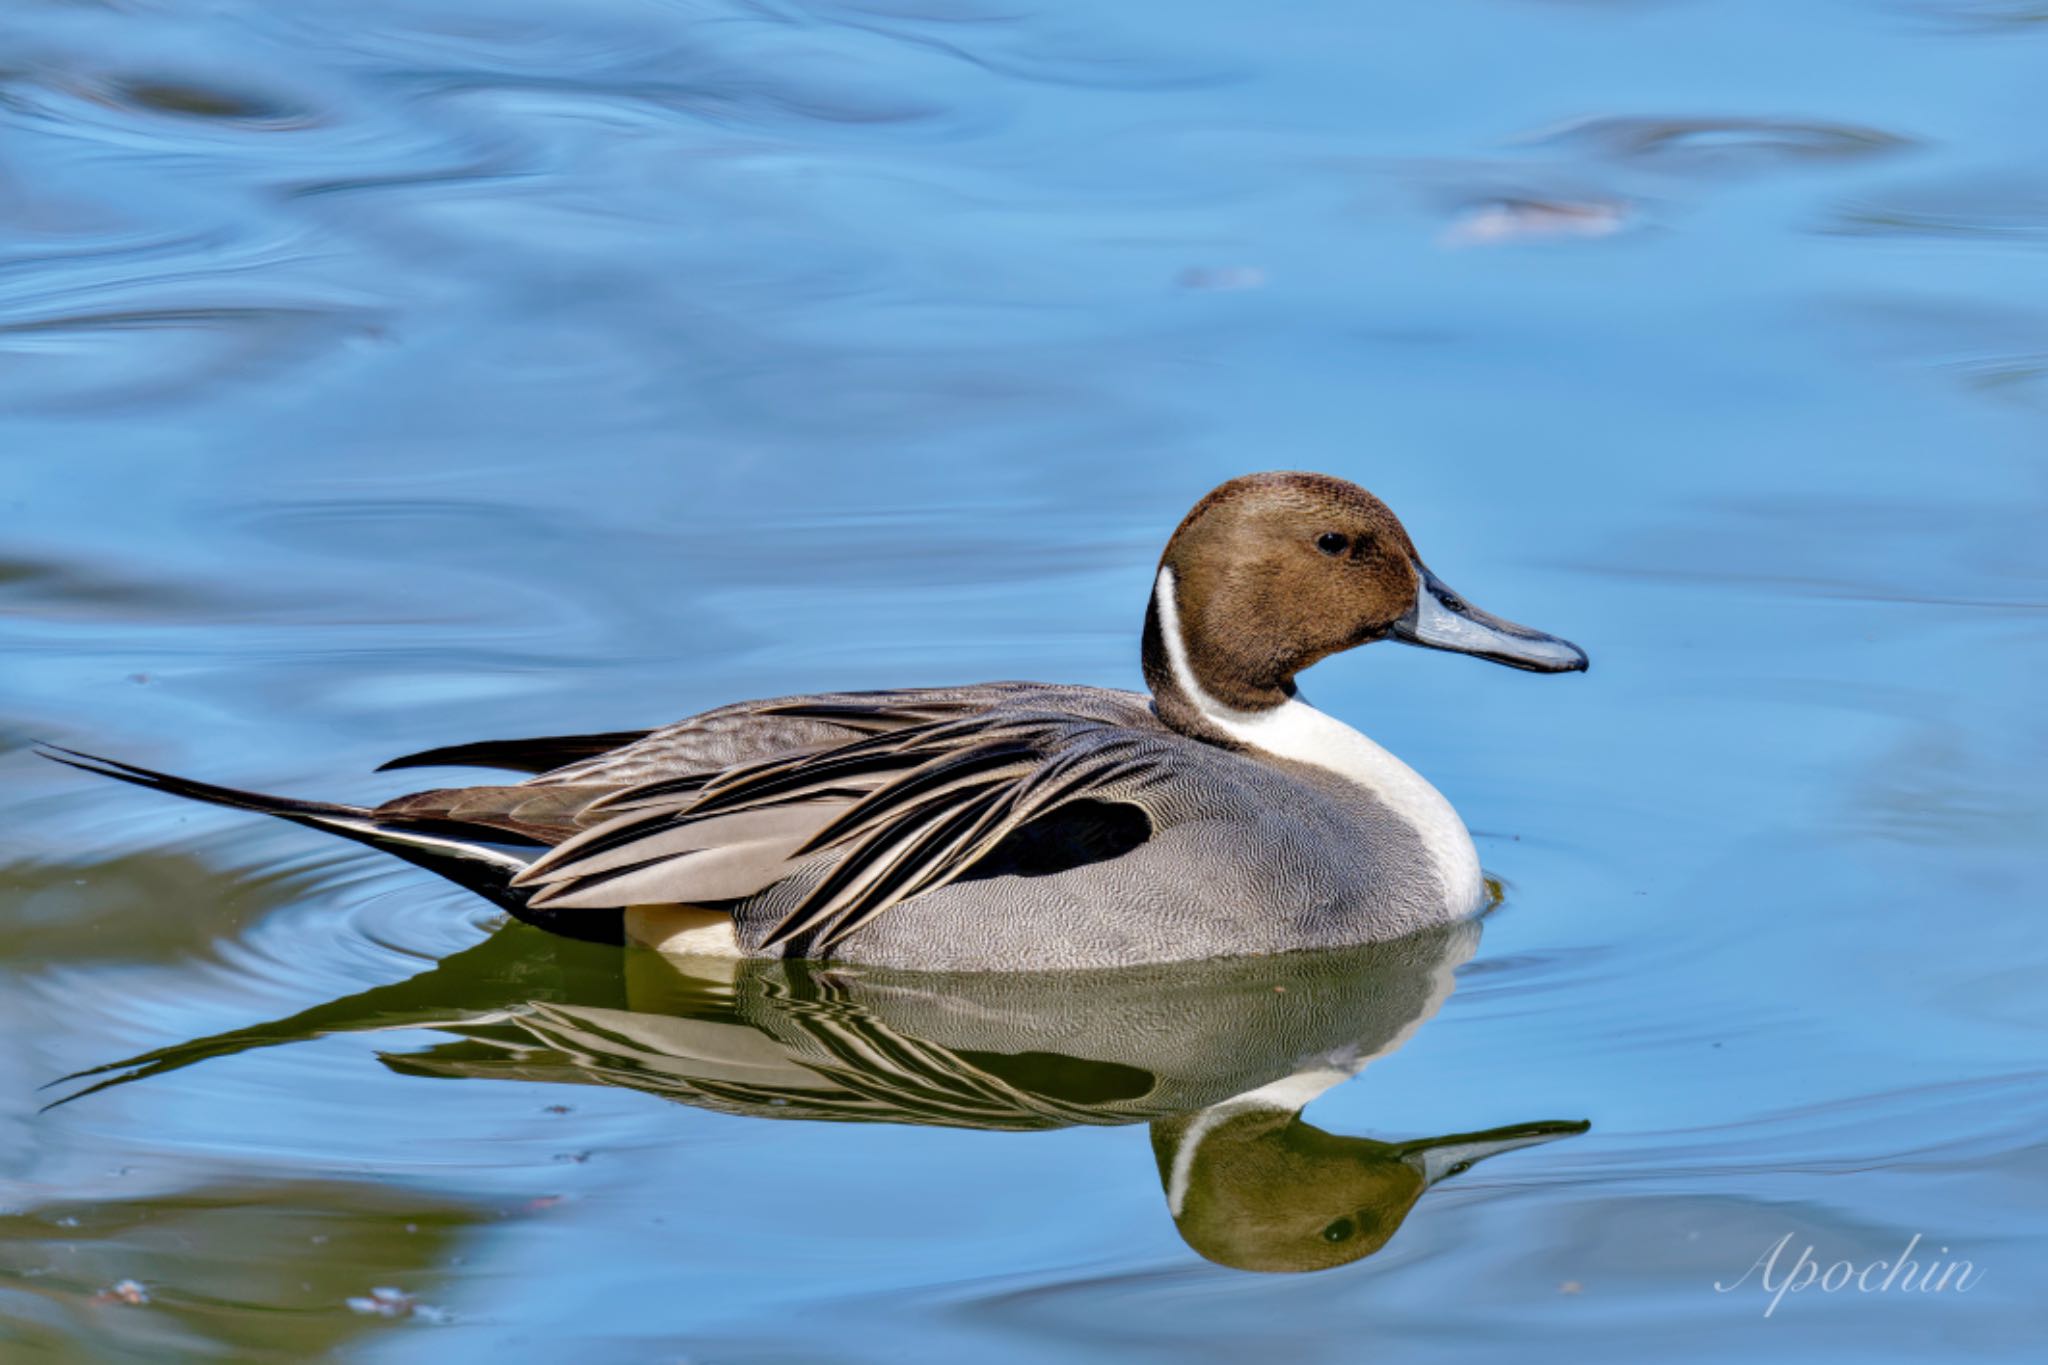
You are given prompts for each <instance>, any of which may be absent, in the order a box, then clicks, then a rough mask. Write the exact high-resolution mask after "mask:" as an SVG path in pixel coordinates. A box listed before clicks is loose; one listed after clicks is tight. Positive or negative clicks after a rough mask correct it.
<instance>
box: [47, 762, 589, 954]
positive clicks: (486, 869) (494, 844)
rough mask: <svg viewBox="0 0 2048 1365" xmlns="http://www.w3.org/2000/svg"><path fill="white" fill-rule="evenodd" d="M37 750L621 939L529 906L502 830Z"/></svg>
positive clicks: (532, 920) (552, 923)
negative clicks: (314, 832) (377, 855)
mask: <svg viewBox="0 0 2048 1365" xmlns="http://www.w3.org/2000/svg"><path fill="white" fill-rule="evenodd" d="M36 751H37V752H38V753H40V754H41V755H42V756H43V757H44V758H47V759H50V760H52V761H53V762H57V763H62V764H64V765H65V766H66V767H71V768H77V769H78V770H79V771H81V772H88V773H96V774H98V775H99V776H101V777H111V778H113V779H115V780H116V781H118V782H127V783H130V784H132V785H134V786H138V787H147V788H149V789H151V790H153V791H160V792H168V793H170V794H171V795H172V796H182V797H184V798H186V799H187V800H191V801H203V802H205V803H207V804H208V805H214V806H228V807H232V808H233V809H236V810H250V811H257V812H260V813H262V814H264V815H274V816H276V817H277V818H278V819H280V820H289V821H291V822H292V823H293V824H298V825H306V826H308V827H310V828H313V829H319V830H325V831H326V832H327V833H329V834H338V835H340V836H341V837H342V838H344V839H352V840H354V841H355V842H357V843H359V844H367V845H368V846H370V847H371V848H375V849H379V850H381V851H383V852H385V853H389V854H391V855H392V856H393V857H397V858H403V859H404V860H405V861H406V862H409V863H411V864H413V865H414V866H415V867H423V868H425V869H426V870H427V871H429V872H433V873H435V874H437V875H439V876H442V877H445V878H447V879H448V880H449V881H451V882H454V883H455V884H456V885H457V886H460V887H462V888H463V889H465V890H468V891H473V892H475V893H476V894H477V895H479V896H482V897H483V898H484V899H486V900H488V901H490V902H491V903H492V904H494V905H496V906H498V907H499V908H500V909H502V910H504V911H506V912H507V913H508V914H510V915H512V916H514V917H515V918H517V919H521V920H524V921H526V922H527V923H528V924H532V925H536V926H538V927H539V928H542V929H546V930H548V931H550V932H552V933H557V934H562V935H565V936H567V937H569V938H575V939H583V940H585V941H588V942H594V943H619V942H622V941H623V940H624V933H623V928H622V916H620V915H619V914H617V913H607V912H603V911H599V912H595V913H593V912H591V911H588V910H546V909H540V910H534V909H529V908H528V906H527V903H526V902H527V897H528V894H529V893H528V892H527V891H525V890H523V889H520V888H516V887H514V886H512V885H511V881H512V878H513V877H514V876H516V875H517V874H518V873H519V872H520V871H521V870H522V869H523V868H524V867H525V866H526V863H527V862H528V860H529V858H530V856H531V854H530V852H529V851H525V850H515V849H513V848H507V847H504V846H503V844H502V841H503V840H504V838H505V836H504V835H503V834H502V833H501V832H499V831H495V830H491V829H487V828H483V827H478V828H476V829H475V830H473V831H472V830H467V829H464V828H463V827H462V826H460V825H453V824H450V823H449V822H447V821H431V822H430V821H421V820H408V819H406V818H404V817H393V816H388V815H382V814H379V813H378V812H377V811H374V810H372V809H370V808H369V807H367V806H350V805H344V804H341V803H339V802H333V801H302V800H299V799H298V798H296V797H289V796H270V795H267V794H265V793H263V792H252V791H244V790H242V789H240V788H237V787H222V786H216V785H215V784H213V783H211V782H200V781H197V780H195V779H193V778H189V777H179V776H177V775H175V774H173V773H165V772H158V771H156V770H155V769H153V768H144V767H141V766H139V765H137V764H134V763H123V762H121V761H119V760H118V759H111V758H102V757H100V756H99V755H97V754H88V753H81V752H80V751H78V750H76V749H66V748H64V747H62V746H61V745H56V744H42V745H38V746H37V750H36Z"/></svg>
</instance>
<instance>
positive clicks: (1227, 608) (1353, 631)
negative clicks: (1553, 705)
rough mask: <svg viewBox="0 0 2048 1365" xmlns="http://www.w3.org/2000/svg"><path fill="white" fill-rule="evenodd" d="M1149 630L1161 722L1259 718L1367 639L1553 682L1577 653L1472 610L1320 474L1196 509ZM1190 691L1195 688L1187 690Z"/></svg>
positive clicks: (1402, 539)
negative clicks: (1332, 658)
mask: <svg viewBox="0 0 2048 1365" xmlns="http://www.w3.org/2000/svg"><path fill="white" fill-rule="evenodd" d="M1159 569H1160V574H1159V578H1158V580H1157V581H1156V583H1155V587H1154V591H1153V597H1152V604H1151V607H1150V610H1149V611H1148V613H1147V615H1146V618H1145V681H1146V683H1147V684H1148V685H1149V686H1150V687H1151V688H1152V692H1153V696H1154V698H1155V699H1156V700H1157V702H1158V704H1159V711H1160V714H1161V716H1162V717H1163V718H1164V719H1166V720H1167V721H1168V723H1170V724H1172V725H1174V726H1175V727H1176V728H1179V729H1182V730H1187V731H1190V732H1196V733H1200V732H1203V731H1204V730H1206V729H1207V728H1208V727H1206V726H1204V724H1203V723H1202V716H1203V714H1204V713H1205V712H1206V713H1210V714H1214V713H1215V712H1216V710H1217V709H1218V708H1221V709H1222V711H1223V712H1225V713H1226V714H1227V713H1253V714H1256V713H1259V712H1263V711H1269V710H1271V709H1272V708H1274V707H1276V706H1279V705H1281V704H1282V703H1284V702H1285V701H1286V700H1287V699H1288V698H1290V697H1291V696H1292V695H1293V693H1294V675H1295V674H1296V673H1298V672H1300V671H1301V670H1302V669H1304V668H1307V667H1308V666H1309V665H1311V664H1313V663H1315V662H1316V661H1318V660H1320V659H1323V658H1326V657H1328V656H1329V655H1331V654H1335V653H1337V652H1338V651H1340V650H1346V649H1351V648H1353V647H1355V646H1357V645H1362V644H1368V643H1370V642H1372V641H1374V640H1386V639H1393V640H1400V641H1403V642H1404V643H1408V644H1419V645H1426V646H1429V647H1431V648H1435V649H1448V650H1454V651H1456V652H1459V653H1464V654H1475V655H1478V656H1479V657H1481V658H1486V659H1491V660H1493V661H1494V662H1496V663H1504V664H1508V665H1511V666H1513V667H1516V668H1523V669H1529V670H1531V671H1535V672H1543V673H1562V672H1571V671H1575V670H1580V669H1583V668H1585V666H1586V656H1585V654H1584V653H1583V652H1582V651H1581V650H1579V649H1578V648H1577V647H1576V646H1574V645H1571V644H1569V643H1567V642H1565V641H1563V640H1559V639H1557V638H1556V637H1554V636H1550V635H1545V634H1543V633H1542V632H1541V631H1536V630H1531V629H1529V628H1528V627H1526V626H1518V625H1516V624H1514V623H1513V622H1511V621H1503V620H1501V619H1500V618H1499V617H1496V616H1490V615H1488V614H1487V613H1485V612H1482V611H1479V610H1478V609H1476V608H1474V607H1472V606H1471V605H1470V604H1469V603H1467V602H1465V601H1464V600H1463V599H1462V598H1460V597H1459V596H1458V595H1457V594H1456V593H1454V592H1452V591H1451V590H1450V589H1449V588H1448V587H1446V586H1445V585H1444V584H1443V583H1442V582H1440V581H1439V580H1438V579H1437V578H1436V577H1435V575H1433V574H1431V573H1430V572H1429V570H1428V569H1427V568H1426V567H1424V565H1423V562H1422V559H1421V557H1420V556H1419V555H1418V554H1417V553H1416V550H1415V544H1414V542H1413V541H1411V540H1410V539H1409V538H1408V532H1407V530H1406V529H1405V528H1404V527H1403V526H1402V525H1401V522H1400V519H1399V518H1397V517H1396V516H1395V515H1394V514H1393V512H1392V511H1391V510H1389V509H1388V507H1387V505H1386V504H1385V503H1383V502H1381V501H1380V500H1379V499H1378V498H1376V497H1374V496H1373V495H1372V494H1370V493H1368V492H1366V491H1365V490H1364V489H1363V488H1360V487H1359V486H1358V485H1356V484H1352V483H1346V482H1345V481H1344V480H1342V479H1333V478H1330V477H1329V476H1328V475H1324V474H1298V473H1272V474H1249V475H1246V476H1245V477H1243V478H1238V479H1232V480H1231V481H1230V482H1229V483H1226V484H1224V485H1223V486H1222V487H1220V488H1218V489H1216V490H1215V491H1214V492H1212V493H1210V494H1209V496H1207V497H1205V498H1203V499H1202V500H1201V501H1200V502H1198V503H1196V504H1195V507H1194V510H1193V511H1191V512H1189V513H1188V514H1187V517H1186V518H1185V519H1184V520H1183V521H1182V522H1181V524H1180V527H1179V529H1178V530H1176V531H1175V532H1174V533H1173V538H1172V539H1171V540H1170V541H1168V542H1167V545H1166V551H1165V553H1164V554H1163V555H1161V556H1160V560H1159ZM1190 684H1192V685H1190Z"/></svg>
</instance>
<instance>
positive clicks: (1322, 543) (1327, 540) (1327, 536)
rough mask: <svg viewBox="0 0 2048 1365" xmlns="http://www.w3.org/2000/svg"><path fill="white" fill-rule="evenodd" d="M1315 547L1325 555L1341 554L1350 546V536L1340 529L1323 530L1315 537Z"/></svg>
mask: <svg viewBox="0 0 2048 1365" xmlns="http://www.w3.org/2000/svg"><path fill="white" fill-rule="evenodd" d="M1316 548H1317V549H1318V550H1321V551H1322V552H1323V553H1324V554H1326V555H1341V554H1343V553H1344V552H1345V551H1346V550H1348V549H1350V548H1351V537H1350V536H1347V535H1345V534H1344V533H1343V532H1342V531H1325V532H1323V533H1322V534H1321V535H1319V536H1317V537H1316Z"/></svg>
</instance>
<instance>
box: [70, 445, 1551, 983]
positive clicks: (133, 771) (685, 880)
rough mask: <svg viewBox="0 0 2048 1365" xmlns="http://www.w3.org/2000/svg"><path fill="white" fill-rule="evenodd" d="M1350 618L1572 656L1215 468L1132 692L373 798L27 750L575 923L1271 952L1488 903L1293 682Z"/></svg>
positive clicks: (1349, 526)
mask: <svg viewBox="0 0 2048 1365" xmlns="http://www.w3.org/2000/svg"><path fill="white" fill-rule="evenodd" d="M1376 640H1399V641H1402V642H1404V643H1408V644H1416V645H1423V646H1426V647H1428V648H1432V649H1443V650H1451V651H1455V652H1457V653H1461V654H1471V655H1476V656H1478V657H1479V658H1483V659H1490V660H1493V661H1494V662H1496V663H1503V664H1507V665H1509V666H1511V667H1514V668H1521V669H1527V670H1529V671H1532V672H1539V673H1562V672H1572V671H1576V670H1580V669H1584V668H1585V667H1586V656H1585V654H1584V653H1583V652H1582V651H1581V650H1580V649H1579V648H1578V647H1577V646H1575V645H1572V644H1569V643H1567V642H1566V641H1563V640H1560V639H1557V638H1556V637H1554V636H1550V635H1545V634H1543V633H1542V632H1540V631H1535V630H1531V629H1529V628H1527V627H1525V626H1518V625H1515V624H1513V623H1512V622H1509V621H1504V620H1501V619H1500V618H1498V617H1495V616H1490V615H1488V614H1487V613H1485V612H1482V611H1480V610H1478V609H1477V608H1475V607H1473V606H1471V605H1470V604H1469V603H1467V602H1466V601H1465V600H1464V599H1463V598H1461V597H1459V596H1458V595H1457V594H1456V593H1454V592H1452V591H1451V590H1450V589H1449V588H1448V587H1446V586H1445V585H1444V584H1443V583H1442V582H1441V581H1440V580H1438V579H1437V577H1436V576H1435V575H1434V574H1432V573H1431V572H1430V571H1429V569H1428V568H1426V567H1425V566H1424V564H1423V562H1422V559H1421V557H1420V556H1419V555H1418V554H1417V553H1416V550H1415V546H1414V544H1413V542H1411V541H1410V540H1409V537H1408V533H1407V531H1406V530H1404V529H1403V528H1402V526H1401V523H1400V521H1399V520H1397V519H1396V518H1395V516H1394V514H1393V513H1392V512H1391V511H1389V510H1388V508H1387V507H1386V505H1385V504H1384V503H1382V502H1381V501H1380V500H1379V499H1378V498H1375V497H1374V496H1373V495H1372V494H1370V493H1368V492H1366V491H1365V490H1364V489H1362V488H1359V487H1357V486H1356V485H1354V484H1350V483H1346V482H1344V481H1343V480H1341V479H1334V478H1329V477H1326V476H1323V475H1317V474H1300V473H1269V474H1254V475H1250V476H1247V477H1244V478H1239V479H1233V480H1231V481H1230V482H1229V483H1226V484H1224V485H1223V486H1221V487H1220V488H1217V489H1216V490H1215V491H1214V492H1212V493H1210V494H1209V495H1208V496H1207V497H1205V498H1203V499H1202V500H1201V501H1200V502H1199V503H1197V504H1196V505H1195V507H1194V509H1193V510H1192V511H1190V512H1189V513H1188V515H1187V517H1186V518H1185V519H1184V520H1183V521H1182V522H1181V524H1180V526H1179V528H1178V529H1177V530H1176V531H1175V532H1174V534H1173V538H1172V539H1171V540H1170V541H1169V542H1168V543H1167V546H1166V550H1165V553H1164V554H1163V555H1162V556H1161V557H1160V561H1159V568H1158V573H1157V576H1156V578H1155V580H1154V586H1153V590H1152V594H1151V601H1150V603H1149V605H1148V607H1147V610H1146V614H1145V629H1144V645H1143V650H1144V671H1145V681H1146V684H1147V685H1148V686H1149V688H1150V689H1151V695H1150V696H1149V697H1147V696H1145V695H1143V694H1141V693H1135V692H1123V691H1114V690H1109V689H1105V688H1095V687H1076V686H1065V685H1057V684H1044V683H1020V682H1002V683H984V684H980V685H976V686H968V687H942V688H921V689H906V690H901V691H885V692H842V693H824V694H818V695H812V696H800V697H782V698H777V699H774V700H769V701H752V702H740V703H737V704H734V705H730V706H723V707H720V708H718V709H717V710H713V711H707V712H705V713H703V714H702V715H698V716H693V717H691V718H690V719H688V720H683V721H679V722H677V723H676V724H673V725H669V726H665V727H663V728H661V729H658V730H651V731H645V732H625V733H612V734H598V735H575V736H564V737H551V738H545V739H530V740H503V741H489V742H484V743H478V744H465V745H457V746H454V747H452V748H444V749H434V750H429V751H427V752H424V753H418V754H412V755H408V756H406V757H404V758H400V759H395V760H393V761H392V762H390V763H387V764H385V765H384V767H385V768H409V767H423V766H430V765H468V766H478V767H490V768H498V769H505V770H511V771H515V772H525V773H531V774H534V775H533V776H531V777H529V778H528V779H527V780H525V781H523V782H520V783H517V784H516V785H507V784H499V785H490V786H475V787H445V788H436V789H434V790H431V791H423V792H417V793H414V794H412V795H409V796H402V797H399V798H397V799H395V800H392V801H387V802H385V803H384V804H382V805H380V806H375V807H369V806H351V805H339V804H333V803H327V802H312V801H300V800H294V799H290V798H284V797H273V796H264V795H260V794H257V793H254V792H245V791H238V790H234V789H231V788H226V787H217V786H213V785H210V784H207V783H202V782H195V781H192V780H189V779H186V778H179V777H173V776H170V775H168V774H164V773H158V772H153V771H151V770H149V769H146V768H140V767H136V766H134V765H132V764H126V763H119V762H115V761H112V760H107V759H99V758H94V757H92V756H90V755H86V754H80V753H77V752H75V751H71V750H52V751H50V756H51V757H54V758H57V759H59V760H60V761H62V762H67V763H71V764H73V765H75V766H78V767H83V768H87V769H89V770H92V771H97V772H100V773H104V774H105V775H107V776H110V777H116V778H120V779H122V780H124V781H128V782H134V783H138V784H140V785H144V786H152V787H157V788H160V789H162V790H165V791H170V792H173V793H176V794H178V795H181V796H187V797H192V798H195V799H198V800H202V801H210V802H213V803H216V804H220V805H226V806H235V807H241V808H244V809H250V810H257V811H262V812H265V813H267V814H271V815H277V816H280V817H282V818H284V819H287V820H293V821H296V822H298V823H301V824H307V825H312V826H315V827H317V828H320V829H325V830H328V831H330V832H333V833H336V834H340V835H343V836H345V837H347V838H351V839H356V840H359V841H361V842H363V843H367V844H371V845H373V846H375V847H378V848H382V849H385V850H387V851H388V852H391V853H394V854H396V855H398V856H399V857H402V858H405V859H408V860H409V861H412V862H414V863H417V864H419V865H421V866H424V867H427V868H430V869H432V870H434V871H436V872H439V873H441V874H442V875H444V876H446V877H448V878H450V879H451V880H453V881H456V882H458V883H460V884H461V885H463V886H466V887H469V888H470V889H472V890H475V891H477V892H480V893H482V894H484V895H486V896H488V897H490V898H491V899H492V900H494V901H496V902H497V903H498V904H500V905H501V906H503V907H504V908H505V909H507V910H508V911H510V912H511V913H512V914H514V915H516V916H517V917H519V918H520V919H523V920H527V921H529V922H531V923H534V924H537V925H539V926H541V927H542V928H546V929H550V930H553V931H555V932H557V933H563V934H567V935H570V936H571V937H577V938H595V939H609V940H614V941H615V940H617V939H618V938H619V937H620V936H621V934H622V932H623V933H625V934H627V935H630V936H631V937H635V938H638V939H641V940H643V941H653V942H658V943H660V944H662V945H663V946H668V947H672V948H675V949H678V950H687V951H704V950H707V949H708V950H717V951H725V952H730V953H737V954H740V955H744V956H754V957H833V958H838V959H842V960H848V961H855V962H868V963H877V964H884V965H895V966H907V967H924V968H934V969H941V968H943V969H1010V970H1036V969H1050V968H1074V967H1099V966H1112V965H1120V964H1132V963H1142V962H1158V961H1170V960H1175V959H1187V958H1207V957H1223V956H1233V955H1239V954H1254V953H1270V952H1279V951H1284V950H1289V949H1298V948H1318V947H1332V946H1338V945H1345V944H1355V943H1364V942H1372V941H1378V940H1385V939H1391V938H1395V937H1399V936H1401V935H1403V934H1408V933H1412V932H1414V931H1416V930H1420V929H1424V928H1428V927H1431V926H1435V925H1441V924H1445V923H1448V922H1450V921H1453V920H1456V919H1459V918H1461V917H1463V916H1466V915H1469V914H1471V913H1473V912H1474V911H1476V910H1477V909H1479V908H1480V907H1481V905H1482V903H1483V900H1484V898H1485V894H1486V893H1485V881H1484V878H1483V877H1482V875H1481V873H1480V868H1479V858H1478V854H1477V852H1476V850H1475V849H1474V848H1473V846H1472V838H1471V835H1470V834H1468V833H1467V832H1466V829H1465V826H1464V823H1463V822H1462V821H1461V820H1460V819H1459V818H1458V814H1457V812H1456V811H1454V810H1453V809H1452V808H1451V805H1450V803H1449V802H1448V801H1446V800H1445V799H1444V797H1443V796H1442V795H1441V794H1440V793H1439V792H1438V791H1437V790H1436V789H1435V788H1434V787H1432V786H1430V784H1429V783H1428V782H1427V781H1425V780H1424V779H1423V778H1422V777H1421V776H1420V775H1419V774H1418V773H1416V772H1415V770H1414V769H1412V768H1410V767H1409V766H1408V765H1407V764H1405V763H1403V762H1402V761H1401V760H1400V759H1398V758H1396V757H1394V756H1393V755H1392V754H1390V753H1388V752H1387V751H1386V750H1385V749H1383V748H1381V747H1380V746H1379V745H1377V744H1375V743H1373V742H1372V741H1371V740H1370V739H1367V738H1366V737H1365V736H1364V735H1362V734H1360V733H1359V732H1358V731H1356V730H1354V729H1352V728H1351V727H1350V726H1348V725H1346V724H1344V723H1343V722H1342V721H1340V720H1338V719H1336V718H1335V717H1333V716H1329V715H1326V714H1324V713H1323V712H1321V711H1318V710H1316V709H1315V708H1314V707H1312V706H1310V705H1309V704H1308V703H1307V702H1306V701H1305V700H1303V698H1302V697H1301V695H1300V694H1299V693H1298V692H1297V691H1296V689H1295V685H1294V678H1295V675H1296V674H1297V673H1299V672H1300V671H1301V670H1303V669H1305V668H1307V667H1309V666H1310V665H1311V664H1314V663H1316V662H1317V661H1318V660H1321V659H1323V658H1326V657H1328V656H1329V655H1331V654H1335V653H1338V652H1339V651H1342V650H1346V649H1351V648H1353V647H1355V646H1358V645H1362V644H1368V643H1370V642H1372V641H1376ZM669 907H687V908H684V909H675V908H669Z"/></svg>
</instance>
